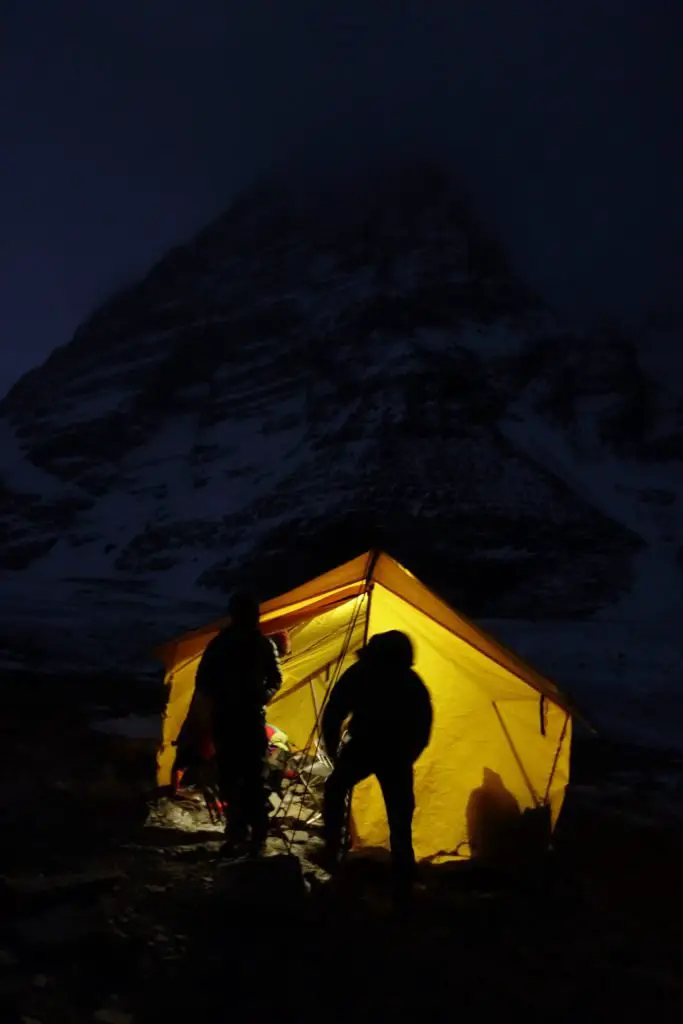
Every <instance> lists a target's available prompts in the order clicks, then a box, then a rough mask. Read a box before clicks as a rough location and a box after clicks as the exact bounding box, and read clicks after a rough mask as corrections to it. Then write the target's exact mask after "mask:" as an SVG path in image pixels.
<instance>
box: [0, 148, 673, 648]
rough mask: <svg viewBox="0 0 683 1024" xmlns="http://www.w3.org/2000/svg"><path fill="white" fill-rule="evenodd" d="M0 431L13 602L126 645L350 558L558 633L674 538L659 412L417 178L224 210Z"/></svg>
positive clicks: (615, 345) (608, 343) (255, 197)
mask: <svg viewBox="0 0 683 1024" xmlns="http://www.w3.org/2000/svg"><path fill="white" fill-rule="evenodd" d="M342 185H343V187H342ZM0 430H2V432H3V437H4V439H5V443H3V446H2V452H3V456H2V461H1V462H0V481H1V482H2V490H0V531H1V532H0V564H2V567H3V570H4V576H5V580H6V582H5V583H4V584H3V586H4V587H5V588H6V592H7V593H9V592H10V591H11V593H12V595H13V598H12V600H13V603H14V605H15V606H16V607H17V608H20V607H23V605H22V604H21V602H22V600H24V598H20V596H19V592H20V591H21V592H22V593H24V591H25V593H26V594H27V595H28V596H27V597H26V598H25V600H26V601H28V602H29V603H30V600H31V598H30V594H31V593H33V594H34V595H35V592H36V588H43V591H49V592H50V594H51V595H53V605H54V607H53V608H52V611H50V612H49V613H48V612H46V613H45V615H46V618H47V619H50V616H52V619H51V621H54V620H55V615H57V618H59V616H58V614H57V612H58V610H59V608H61V609H62V610H63V609H64V608H65V607H67V606H68V607H69V608H74V609H76V612H74V613H73V614H75V615H78V616H80V617H81V618H82V619H83V620H84V621H88V622H90V621H92V620H94V619H97V621H98V622H101V623H107V628H111V621H112V615H113V614H114V611H113V610H114V609H115V615H116V621H117V623H121V624H122V625H121V628H122V629H124V624H128V625H127V626H126V629H125V630H124V632H126V635H127V636H129V635H130V632H131V630H130V623H131V622H132V623H134V624H135V630H134V632H135V635H136V637H137V639H138V641H139V643H140V644H141V645H142V644H143V643H146V642H147V640H149V641H150V643H151V642H152V640H153V639H156V637H157V636H159V635H166V634H168V633H169V632H173V631H174V630H175V629H179V628H183V627H184V626H187V625H192V624H194V622H193V621H191V620H192V619H193V616H197V617H199V616H201V617H205V616H206V615H208V614H211V613H212V612H213V611H214V610H215V608H217V607H218V606H220V605H221V602H222V601H223V600H224V591H225V590H226V589H227V588H229V587H230V586H231V585H233V584H234V582H236V580H237V579H238V578H239V577H240V576H244V575H248V576H249V577H250V578H253V577H254V576H255V577H256V578H257V579H258V580H259V582H260V584H261V585H262V587H263V589H264V593H271V592H272V591H273V590H275V591H279V590H280V589H282V588H284V587H285V586H289V585H292V584H294V583H296V582H298V581H300V580H301V579H303V578H305V577H306V576H308V575H310V574H311V573H312V572H317V571H322V570H323V569H325V568H326V567H329V566H330V564H333V563H334V562H335V561H339V560H341V559H343V558H345V557H348V556H351V555H353V554H356V553H357V552H358V551H359V550H362V549H364V548H367V547H368V546H370V545H371V544H372V543H381V544H382V545H383V546H385V547H387V548H388V549H389V550H390V551H391V552H392V553H393V554H395V555H396V556H397V557H399V558H400V559H403V560H404V561H406V562H407V563H408V564H409V565H410V566H411V567H412V568H414V571H416V572H418V573H419V574H420V575H422V576H423V578H424V579H425V580H426V581H427V582H429V583H431V584H432V585H433V586H434V587H435V588H436V589H439V590H441V591H442V593H443V594H444V596H446V597H448V598H450V599H451V600H453V601H454V602H456V603H458V604H459V605H461V606H462V607H463V608H464V609H465V610H466V611H469V612H470V613H471V614H482V613H485V614H495V615H502V614H507V615H509V614H515V615H527V616H530V615H534V616H538V615H552V616H558V615H572V616H575V615H590V614H594V613H595V612H596V611H597V610H598V609H600V608H603V607H605V606H606V605H609V604H610V603H611V602H615V601H619V600H622V599H623V598H624V595H625V594H628V593H629V592H630V591H631V589H632V588H633V585H634V580H635V576H636V575H637V573H636V572H635V568H634V567H636V566H637V565H638V564H640V563H638V561H637V559H640V558H642V553H643V551H650V550H656V551H657V557H658V558H659V557H662V558H664V559H665V560H666V559H669V557H670V561H671V563H672V564H674V562H675V554H676V551H677V550H678V546H680V544H681V541H682V540H683V538H681V536H680V522H681V521H682V517H681V516H680V500H681V496H680V482H681V480H683V476H681V474H680V472H679V471H680V468H681V467H680V463H681V459H682V458H683V403H681V402H680V400H678V399H676V398H675V397H673V396H671V395H669V394H668V393H666V392H665V391H664V389H662V388H661V387H659V386H658V385H656V384H655V383H654V382H653V381H651V380H650V379H649V377H648V376H647V375H646V374H645V373H644V371H643V370H642V367H641V366H640V364H639V361H638V358H637V354H636V352H635V350H634V348H633V347H632V346H631V345H629V344H628V343H627V342H626V341H624V340H623V339H619V338H616V337H608V336H604V337H603V336H594V337H589V336H580V335H577V334H576V333H572V332H569V331H567V330H566V328H564V327H563V325H562V324H560V323H558V322H557V320H556V319H555V318H554V316H553V315H552V314H551V312H549V311H548V310H546V309H544V308H543V307H542V305H541V304H540V303H539V301H538V300H537V299H536V298H535V297H534V296H532V295H531V294H530V293H529V292H528V290H527V289H526V288H524V287H523V286H522V285H521V284H520V283H519V282H518V281H517V280H516V279H515V277H514V275H513V274H512V272H511V271H510V269H509V267H508V265H507V262H506V261H505V259H504V256H503V255H502V254H501V253H500V251H499V250H498V248H497V247H496V246H495V245H494V244H493V243H492V242H491V241H490V240H489V239H488V238H487V236H486V233H485V232H484V231H482V230H481V229H480V228H477V226H476V225H474V224H473V223H472V222H471V218H469V217H468V216H467V215H466V212H465V211H464V210H463V204H462V202H461V201H460V199H459V197H458V194H457V190H456V189H455V188H453V187H452V185H451V184H450V183H449V181H448V180H447V178H446V176H445V175H444V174H443V173H442V172H440V171H439V170H437V169H434V168H430V167H429V166H415V167H412V168H410V169H406V168H399V169H398V170H397V169H395V168H394V169H392V170H391V172H389V171H382V172H379V171H377V172H375V173H374V174H373V175H372V176H370V179H369V180H363V181H360V180H356V181H354V182H353V183H348V182H346V183H342V184H340V183H337V184H336V185H335V188H334V189H331V188H330V187H328V188H327V189H320V188H319V189H317V190H315V189H313V188H312V187H309V186H308V185H307V184H306V183H304V184H302V185H300V187H299V188H298V189H297V188H295V187H293V186H292V185H291V183H288V182H287V181H277V182H275V183H263V184H260V185H259V186H258V187H255V188H254V189H251V190H249V191H248V192H247V193H246V194H245V195H244V196H242V197H239V198H238V199H237V200H236V201H235V203H234V204H233V206H232V207H231V208H230V209H229V210H228V211H227V212H226V213H225V214H224V215H223V216H221V217H219V218H218V219H217V220H216V221H215V222H214V223H213V224H210V225H209V226H208V227H207V228H206V229H204V230H203V231H201V232H200V233H199V234H198V235H197V236H196V237H195V238H194V239H192V240H190V242H188V244H187V245H185V246H180V247H177V248H176V249H174V250H172V251H171V252H170V253H169V254H168V255H167V256H166V257H165V258H164V259H162V260H161V261H160V262H159V263H158V264H157V265H156V266H154V267H152V268H151V270H150V272H149V273H148V274H147V275H146V276H145V277H144V278H143V279H142V280H141V281H140V282H139V283H138V284H136V285H135V286H134V287H132V288H130V289H127V290H126V291H125V292H123V293H122V294H120V295H118V296H115V297H113V298H112V299H110V300H109V301H107V302H106V303H104V304H103V305H102V307H101V308H100V309H99V310H97V311H96V312H95V313H94V314H93V315H92V316H91V317H89V318H88V319H87V320H86V322H85V323H84V324H83V325H82V326H81V327H80V328H79V330H78V331H77V332H76V334H75V336H74V338H73V340H72V341H71V342H70V343H69V344H68V345H66V346H64V347H62V348H61V349H58V350H57V351H56V352H54V353H53V354H52V356H50V358H49V359H48V360H47V361H46V362H45V364H44V365H43V366H42V367H40V368H39V369H37V370H35V371H32V372H31V373H30V374H27V375H26V377H25V378H24V379H22V380H21V381H19V383H18V384H17V385H16V386H15V387H14V388H13V389H12V391H11V392H10V393H9V394H8V396H7V397H6V398H5V400H4V401H3V402H2V403H1V404H0ZM634 558H635V559H636V560H635V561H634ZM634 573H635V575H634ZM22 588H23V589H22ZM48 604H49V602H48ZM95 609H100V610H101V613H100V612H96V610H95ZM17 614H19V613H17ZM200 621H201V619H200ZM8 628H10V629H11V631H12V635H13V636H16V635H17V629H16V623H14V624H10V626H9V627H8ZM98 628H99V627H98ZM93 630H94V633H93V636H95V635H96V634H97V629H95V627H93ZM98 642H99V641H98Z"/></svg>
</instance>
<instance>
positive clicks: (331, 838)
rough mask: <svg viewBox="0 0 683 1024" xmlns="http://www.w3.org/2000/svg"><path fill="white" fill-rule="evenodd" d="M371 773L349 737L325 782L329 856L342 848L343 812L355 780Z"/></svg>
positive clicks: (362, 754)
mask: <svg viewBox="0 0 683 1024" xmlns="http://www.w3.org/2000/svg"><path fill="white" fill-rule="evenodd" d="M371 774H372V769H371V768H370V767H369V766H368V763H367V756H366V754H365V752H364V751H363V750H362V749H360V748H358V747H356V746H355V745H354V743H353V740H351V741H350V742H349V743H347V745H346V746H345V747H344V748H343V750H342V752H341V753H340V755H339V757H338V758H337V761H336V763H335V766H334V769H333V770H332V774H331V775H330V777H329V778H328V780H327V782H326V783H325V795H324V800H323V821H324V836H325V846H326V849H327V853H328V856H330V857H331V858H332V859H337V858H338V857H339V853H340V851H341V840H342V832H343V829H344V818H345V814H346V799H347V797H348V796H349V794H350V792H351V790H352V789H353V787H354V786H355V785H357V783H359V782H362V781H363V779H367V778H368V776H369V775H371Z"/></svg>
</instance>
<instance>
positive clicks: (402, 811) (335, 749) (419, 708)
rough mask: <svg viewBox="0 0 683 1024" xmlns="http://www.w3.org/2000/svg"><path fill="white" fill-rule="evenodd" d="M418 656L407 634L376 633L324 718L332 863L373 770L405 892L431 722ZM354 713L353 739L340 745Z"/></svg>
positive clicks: (397, 879) (411, 875) (399, 890)
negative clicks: (352, 799) (417, 775)
mask: <svg viewBox="0 0 683 1024" xmlns="http://www.w3.org/2000/svg"><path fill="white" fill-rule="evenodd" d="M413 660H414V656H413V646H412V643H411V642H410V639H409V637H407V636H406V634H405V633H401V632H399V631H398V630H391V631H389V632H387V633H379V634H377V635H376V636H374V637H372V639H371V640H370V642H369V643H368V644H367V646H366V647H364V648H363V649H362V650H361V651H360V652H359V654H358V661H357V663H356V664H355V665H352V666H351V668H349V669H347V671H346V672H345V673H344V675H343V676H342V677H341V679H340V680H339V682H338V683H337V685H336V686H335V687H334V689H333V690H332V693H331V695H330V698H329V701H328V703H327V705H326V708H325V711H324V713H323V720H322V736H323V742H324V744H325V749H326V751H327V753H328V755H329V756H330V757H331V758H332V760H333V761H334V769H333V771H332V774H331V775H330V777H329V779H328V780H327V784H326V786H325V800H324V827H325V860H326V861H327V862H328V864H330V866H333V865H334V864H336V863H337V862H338V860H339V854H340V850H341V836H342V830H343V826H344V816H345V809H346V800H347V797H348V796H349V795H350V793H351V791H352V790H353V787H354V786H355V785H356V784H357V783H359V782H361V781H362V780H363V779H366V778H368V777H369V776H371V775H374V776H375V777H376V778H377V781H378V782H379V784H380V787H381V789H382V795H383V797H384V803H385V806H386V811H387V818H388V822H389V832H390V838H391V857H392V869H393V881H394V893H395V895H396V896H399V897H400V896H403V895H405V894H407V893H408V892H409V891H410V890H411V889H412V885H413V882H414V880H415V854H414V851H413V836H412V824H413V814H414V810H415V797H414V792H413V765H414V763H415V761H416V760H417V759H418V757H419V756H420V754H421V753H422V751H423V750H424V749H425V747H426V746H427V744H428V743H429V737H430V734H431V728H432V704H431V699H430V696H429V692H428V690H427V688H426V686H425V685H424V683H423V682H422V680H421V679H420V677H419V676H418V675H417V673H416V672H414V671H413V669H412V665H413ZM349 716H350V722H349V727H348V740H347V742H345V743H344V744H343V745H342V746H341V749H340V737H341V730H342V726H343V724H344V722H345V720H346V719H347V718H348V717H349Z"/></svg>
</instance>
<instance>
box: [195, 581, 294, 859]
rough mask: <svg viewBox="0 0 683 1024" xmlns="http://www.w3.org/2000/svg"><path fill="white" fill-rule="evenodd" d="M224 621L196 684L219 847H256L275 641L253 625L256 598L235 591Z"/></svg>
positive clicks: (275, 684)
mask: <svg viewBox="0 0 683 1024" xmlns="http://www.w3.org/2000/svg"><path fill="white" fill-rule="evenodd" d="M229 612H230V624H229V625H228V626H227V627H226V628H225V629H223V630H222V631H221V632H220V633H219V634H218V635H217V636H215V637H214V638H213V640H211V642H210V643H209V645H208V646H207V648H206V650H205V651H204V654H203V655H202V658H201V661H200V663H199V667H198V669H197V678H196V690H197V692H198V693H199V694H200V695H201V696H202V697H204V698H206V699H208V703H209V707H210V720H211V728H212V733H213V741H214V744H215V748H216V762H217V767H218V783H219V789H220V794H221V800H222V801H223V803H224V804H226V805H227V807H226V843H225V846H224V848H223V850H224V853H226V854H231V853H236V852H240V849H241V847H242V845H243V844H244V843H246V842H247V841H249V842H250V849H251V852H253V853H258V852H259V851H260V850H261V848H262V846H263V844H264V842H265V840H266V837H267V835H268V809H267V802H266V793H265V779H264V760H265V755H266V749H267V738H266V723H265V705H266V704H267V703H268V701H269V700H270V699H271V698H272V697H273V696H274V695H275V693H277V691H278V690H279V689H280V686H281V685H282V675H281V672H280V665H279V660H278V654H277V650H276V648H275V645H274V644H273V643H271V641H270V640H268V639H267V638H266V637H265V636H264V635H263V634H262V633H261V629H260V626H259V605H258V601H257V600H256V599H255V598H253V597H251V596H250V595H248V594H243V593H238V594H235V595H234V596H233V598H232V599H231V601H230V605H229Z"/></svg>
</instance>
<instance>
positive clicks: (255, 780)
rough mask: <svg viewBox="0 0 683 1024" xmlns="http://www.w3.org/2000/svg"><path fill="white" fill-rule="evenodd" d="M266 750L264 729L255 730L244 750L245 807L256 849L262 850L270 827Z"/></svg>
mask: <svg viewBox="0 0 683 1024" xmlns="http://www.w3.org/2000/svg"><path fill="white" fill-rule="evenodd" d="M266 751H267V744H266V734H265V731H264V729H260V730H255V731H254V732H253V733H252V735H251V736H250V737H249V742H248V743H247V744H245V747H244V750H243V763H244V776H243V780H244V783H243V784H244V790H243V794H244V807H245V814H246V819H247V822H248V824H249V827H250V828H251V838H252V845H253V847H254V850H255V851H258V850H260V849H261V847H262V846H263V844H264V843H265V841H266V838H267V836H268V827H269V820H268V804H267V798H266V785H265V767H266V765H265V757H266Z"/></svg>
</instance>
